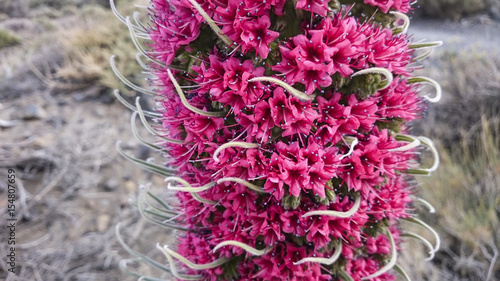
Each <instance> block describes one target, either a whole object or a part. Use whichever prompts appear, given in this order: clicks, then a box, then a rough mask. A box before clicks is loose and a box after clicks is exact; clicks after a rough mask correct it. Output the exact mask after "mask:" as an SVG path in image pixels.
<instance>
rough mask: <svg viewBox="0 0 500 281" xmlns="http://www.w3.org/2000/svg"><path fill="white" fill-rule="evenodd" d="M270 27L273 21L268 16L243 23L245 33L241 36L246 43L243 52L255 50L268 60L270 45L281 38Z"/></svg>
mask: <svg viewBox="0 0 500 281" xmlns="http://www.w3.org/2000/svg"><path fill="white" fill-rule="evenodd" d="M270 26H271V21H270V20H269V16H267V15H263V16H261V17H259V18H257V19H255V20H252V21H246V22H245V23H243V26H242V28H243V32H242V33H241V35H240V37H241V39H242V40H243V42H244V43H245V44H244V45H243V51H247V50H249V49H255V50H256V51H257V53H258V54H259V55H260V56H261V57H262V58H264V59H265V58H267V54H269V44H270V43H271V42H272V41H274V39H276V38H278V36H279V33H278V32H276V31H272V30H269V27H270Z"/></svg>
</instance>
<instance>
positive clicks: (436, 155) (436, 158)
mask: <svg viewBox="0 0 500 281" xmlns="http://www.w3.org/2000/svg"><path fill="white" fill-rule="evenodd" d="M418 139H419V140H420V142H421V143H422V144H423V145H425V146H427V147H428V148H429V149H430V150H431V152H432V155H433V156H434V163H433V164H432V167H430V168H428V169H422V170H424V171H427V172H429V173H430V172H434V171H436V170H437V168H438V167H439V162H440V160H439V152H438V151H437V149H436V147H435V146H434V143H433V142H432V140H430V139H429V138H426V137H423V136H420V137H418Z"/></svg>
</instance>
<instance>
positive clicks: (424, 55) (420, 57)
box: [413, 47, 432, 61]
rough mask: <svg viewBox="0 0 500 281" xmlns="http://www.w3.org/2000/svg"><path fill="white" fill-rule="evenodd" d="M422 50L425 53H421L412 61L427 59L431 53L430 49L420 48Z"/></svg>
mask: <svg viewBox="0 0 500 281" xmlns="http://www.w3.org/2000/svg"><path fill="white" fill-rule="evenodd" d="M422 49H427V50H426V51H425V53H423V54H421V55H420V56H418V57H416V58H414V59H413V61H419V60H423V59H425V58H426V57H428V56H429V55H430V54H431V52H432V47H427V48H422Z"/></svg>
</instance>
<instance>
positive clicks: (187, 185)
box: [165, 177, 217, 205]
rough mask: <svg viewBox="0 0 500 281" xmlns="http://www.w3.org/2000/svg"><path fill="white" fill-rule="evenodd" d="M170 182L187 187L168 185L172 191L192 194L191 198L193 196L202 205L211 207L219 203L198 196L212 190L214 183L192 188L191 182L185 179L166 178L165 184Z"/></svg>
mask: <svg viewBox="0 0 500 281" xmlns="http://www.w3.org/2000/svg"><path fill="white" fill-rule="evenodd" d="M168 181H176V182H178V183H180V184H182V185H184V186H185V187H179V186H170V185H168V187H167V188H168V189H170V190H178V191H182V192H190V193H191V196H193V199H195V200H196V201H198V202H200V203H205V204H209V205H216V204H217V202H215V201H212V200H207V199H203V198H201V197H200V196H199V195H198V194H196V193H197V192H201V191H204V190H207V189H210V188H212V187H213V186H214V183H207V184H206V185H204V186H200V187H192V186H191V184H190V183H189V182H187V181H186V180H184V179H183V178H180V177H166V178H165V182H168Z"/></svg>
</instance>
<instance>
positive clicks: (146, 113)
mask: <svg viewBox="0 0 500 281" xmlns="http://www.w3.org/2000/svg"><path fill="white" fill-rule="evenodd" d="M113 94H114V95H115V97H116V99H117V100H118V101H119V102H120V103H121V104H123V105H124V106H125V107H126V108H128V109H130V110H132V111H137V108H136V107H134V106H133V105H132V104H130V103H129V102H128V101H126V100H125V99H124V98H123V97H122V96H121V95H120V91H118V90H117V89H115V90H114V91H113ZM142 113H143V114H144V115H146V116H148V117H151V118H158V117H162V116H163V115H161V114H160V113H156V112H151V111H144V110H143V111H142Z"/></svg>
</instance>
